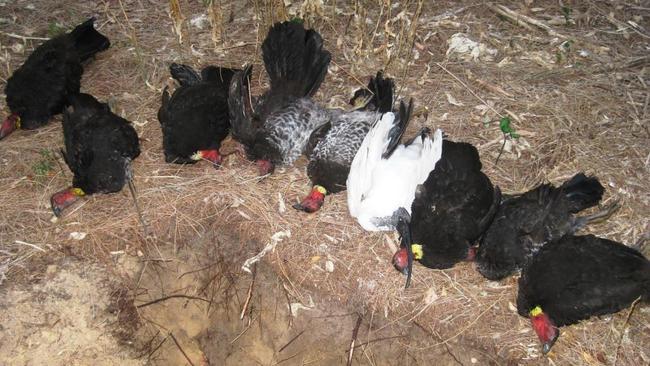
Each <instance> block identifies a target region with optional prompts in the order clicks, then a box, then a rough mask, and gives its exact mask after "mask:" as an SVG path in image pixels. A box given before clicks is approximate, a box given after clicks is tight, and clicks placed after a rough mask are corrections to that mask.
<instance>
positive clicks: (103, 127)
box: [63, 94, 140, 194]
mask: <svg viewBox="0 0 650 366" xmlns="http://www.w3.org/2000/svg"><path fill="white" fill-rule="evenodd" d="M63 136H64V142H65V152H64V156H65V161H66V163H67V164H68V167H69V168H70V170H71V171H72V173H73V174H74V178H73V186H74V187H78V188H81V189H83V191H84V192H85V193H86V194H93V193H110V192H117V191H119V190H121V189H122V187H123V186H124V184H125V183H126V181H127V178H128V174H127V168H128V164H129V163H130V162H131V161H132V160H133V159H135V158H137V157H138V156H139V155H140V144H139V141H138V135H137V133H136V132H135V129H134V128H133V126H131V124H130V123H129V121H127V120H125V119H124V118H121V117H119V116H117V115H115V114H114V113H112V112H111V111H110V108H109V107H108V105H106V104H104V103H100V102H99V101H97V99H95V98H94V97H93V96H91V95H88V94H78V95H75V96H72V97H70V106H69V107H68V108H67V109H66V110H65V111H64V114H63Z"/></svg>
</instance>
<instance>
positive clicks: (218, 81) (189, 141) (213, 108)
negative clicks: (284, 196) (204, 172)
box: [158, 64, 239, 164]
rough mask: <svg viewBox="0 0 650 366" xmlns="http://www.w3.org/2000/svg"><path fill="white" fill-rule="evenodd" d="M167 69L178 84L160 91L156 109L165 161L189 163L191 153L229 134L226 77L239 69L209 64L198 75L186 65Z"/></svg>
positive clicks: (212, 145) (209, 147)
mask: <svg viewBox="0 0 650 366" xmlns="http://www.w3.org/2000/svg"><path fill="white" fill-rule="evenodd" d="M169 69H170V73H171V74H172V76H173V77H174V78H175V79H176V80H178V81H179V82H180V83H181V86H180V87H179V88H177V89H176V90H175V91H174V94H172V95H171V96H169V93H168V92H167V89H165V90H164V91H163V95H162V105H161V107H160V109H159V110H158V120H159V121H160V123H161V128H162V132H163V149H164V151H165V161H167V162H174V163H182V164H186V163H187V164H192V163H195V162H196V161H195V160H193V159H192V158H191V156H192V155H193V154H194V153H196V152H197V151H199V150H213V149H219V147H220V146H221V141H223V139H225V138H226V136H228V133H229V131H230V116H229V108H228V99H229V98H228V88H229V85H228V81H229V80H230V79H231V78H232V76H233V75H234V74H235V72H237V71H239V70H233V69H227V68H220V67H215V66H208V67H206V68H204V69H203V71H202V72H201V75H199V74H198V73H197V72H196V71H194V70H193V69H192V68H191V67H189V66H186V65H179V64H172V65H171V66H170V68H169Z"/></svg>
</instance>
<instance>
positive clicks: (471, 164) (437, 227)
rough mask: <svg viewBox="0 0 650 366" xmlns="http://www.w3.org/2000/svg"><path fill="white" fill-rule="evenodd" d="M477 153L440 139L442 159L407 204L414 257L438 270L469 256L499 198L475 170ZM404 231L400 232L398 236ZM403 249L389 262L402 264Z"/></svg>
mask: <svg viewBox="0 0 650 366" xmlns="http://www.w3.org/2000/svg"><path fill="white" fill-rule="evenodd" d="M481 168H482V164H481V160H480V158H479V154H478V151H477V150H476V148H475V147H474V146H472V145H471V144H469V143H465V142H453V141H449V140H444V141H443V143H442V157H441V158H440V160H439V161H438V162H437V163H436V167H435V169H434V170H432V171H431V173H429V177H428V178H427V180H426V181H425V182H424V183H423V184H422V185H420V186H418V188H417V190H416V193H415V199H414V200H413V204H412V205H411V220H410V232H411V237H412V240H413V242H412V243H409V244H410V245H411V249H412V251H413V254H414V259H416V260H418V261H419V262H420V263H421V264H422V265H424V266H425V267H429V268H437V269H444V268H449V267H452V266H453V265H454V264H456V263H458V262H460V261H463V260H467V261H471V260H474V257H475V251H476V247H474V244H475V243H476V241H477V240H478V239H479V237H480V236H481V235H482V234H483V233H484V232H485V230H487V228H488V226H489V225H490V223H491V222H492V218H493V217H494V214H495V213H496V211H497V208H498V207H499V203H500V202H501V192H500V190H499V188H498V187H496V188H495V187H494V186H493V185H492V182H490V179H489V178H488V177H487V176H486V175H485V174H484V173H483V172H482V171H481ZM405 236H406V235H404V234H402V237H405ZM407 249H408V248H406V247H404V246H402V248H401V249H400V250H399V251H398V252H397V253H395V256H394V257H393V264H394V265H395V268H397V269H398V270H399V271H402V272H404V271H409V272H410V269H408V268H407V264H408V257H407V254H408V252H407Z"/></svg>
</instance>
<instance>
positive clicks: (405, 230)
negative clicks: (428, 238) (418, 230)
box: [396, 217, 413, 288]
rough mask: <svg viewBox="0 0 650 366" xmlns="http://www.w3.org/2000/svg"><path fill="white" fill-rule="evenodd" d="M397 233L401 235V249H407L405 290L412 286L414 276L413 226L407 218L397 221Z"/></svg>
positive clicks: (403, 271) (404, 271)
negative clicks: (412, 276)
mask: <svg viewBox="0 0 650 366" xmlns="http://www.w3.org/2000/svg"><path fill="white" fill-rule="evenodd" d="M396 228H397V231H398V232H399V234H400V248H403V249H406V255H407V266H406V267H405V268H404V269H403V270H402V273H404V274H405V275H406V284H405V286H404V288H408V287H409V286H410V285H411V275H412V274H413V248H412V246H411V245H412V244H413V240H412V239H411V225H410V222H408V221H407V220H406V218H403V217H399V218H398V220H397V227H396Z"/></svg>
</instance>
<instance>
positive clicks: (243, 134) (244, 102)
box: [228, 65, 256, 145]
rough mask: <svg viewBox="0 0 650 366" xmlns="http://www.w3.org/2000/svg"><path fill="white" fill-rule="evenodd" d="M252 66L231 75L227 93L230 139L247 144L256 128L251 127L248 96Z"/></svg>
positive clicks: (250, 106)
mask: <svg viewBox="0 0 650 366" xmlns="http://www.w3.org/2000/svg"><path fill="white" fill-rule="evenodd" d="M252 72H253V66H252V65H247V66H246V67H245V68H244V70H242V71H238V72H237V73H235V74H234V75H233V77H232V78H233V80H232V82H231V83H230V88H229V91H228V111H229V114H230V125H231V133H232V137H233V138H234V139H235V140H237V141H239V142H241V143H243V144H245V145H246V144H248V143H249V142H251V141H253V139H254V138H255V131H256V128H255V126H253V120H252V119H253V106H252V101H251V95H250V85H249V84H250V76H251V73H252Z"/></svg>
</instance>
